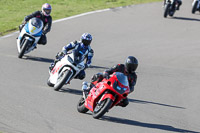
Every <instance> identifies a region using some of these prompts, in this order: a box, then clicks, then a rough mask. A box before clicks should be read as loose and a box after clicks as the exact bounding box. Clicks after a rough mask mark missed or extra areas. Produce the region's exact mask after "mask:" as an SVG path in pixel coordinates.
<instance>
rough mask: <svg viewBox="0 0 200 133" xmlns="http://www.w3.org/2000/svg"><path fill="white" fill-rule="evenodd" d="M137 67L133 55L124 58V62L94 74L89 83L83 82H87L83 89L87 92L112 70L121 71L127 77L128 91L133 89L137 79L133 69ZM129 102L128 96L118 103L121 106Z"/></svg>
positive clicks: (112, 71)
mask: <svg viewBox="0 0 200 133" xmlns="http://www.w3.org/2000/svg"><path fill="white" fill-rule="evenodd" d="M137 67H138V60H137V59H136V58H135V57H133V56H129V57H128V58H127V59H126V62H125V64H117V65H115V66H114V67H112V68H110V69H107V70H105V71H104V72H103V74H102V73H97V74H95V75H94V76H93V77H92V79H91V83H87V82H83V86H84V85H86V84H87V86H88V87H87V88H83V90H84V89H85V90H84V91H86V92H87V93H88V92H89V91H90V89H91V88H92V87H93V86H94V85H96V83H98V82H100V81H101V80H102V79H103V78H109V75H111V74H113V73H114V72H122V73H124V74H125V75H127V77H128V81H129V87H130V93H131V92H133V91H134V86H135V84H136V81H137V75H136V73H135V70H136V69H137ZM128 104H129V101H128V98H126V99H123V100H122V101H121V102H120V103H119V104H118V105H119V106H122V107H126V106H127V105H128Z"/></svg>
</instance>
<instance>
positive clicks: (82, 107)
mask: <svg viewBox="0 0 200 133" xmlns="http://www.w3.org/2000/svg"><path fill="white" fill-rule="evenodd" d="M84 104H85V99H84V98H83V97H81V99H80V100H79V102H78V104H77V110H78V112H80V113H86V112H87V111H88V110H89V109H87V108H86V107H85V105H84Z"/></svg>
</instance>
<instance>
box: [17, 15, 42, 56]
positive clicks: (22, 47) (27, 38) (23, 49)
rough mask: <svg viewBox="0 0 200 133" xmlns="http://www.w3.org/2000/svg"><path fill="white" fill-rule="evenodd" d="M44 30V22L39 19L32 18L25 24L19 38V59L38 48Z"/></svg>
mask: <svg viewBox="0 0 200 133" xmlns="http://www.w3.org/2000/svg"><path fill="white" fill-rule="evenodd" d="M42 29H43V22H42V20H40V19H39V18H32V19H30V20H29V21H28V22H27V23H26V24H25V26H24V27H23V29H22V30H21V32H20V34H19V36H18V38H17V49H18V53H19V54H18V57H19V58H22V56H23V55H24V54H27V53H29V52H30V51H32V50H33V49H35V48H36V45H37V43H38V41H39V39H40V37H41V35H42Z"/></svg>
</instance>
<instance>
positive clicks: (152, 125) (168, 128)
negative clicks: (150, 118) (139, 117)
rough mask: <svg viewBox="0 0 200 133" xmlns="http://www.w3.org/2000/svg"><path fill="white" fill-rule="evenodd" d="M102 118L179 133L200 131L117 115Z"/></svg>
mask: <svg viewBox="0 0 200 133" xmlns="http://www.w3.org/2000/svg"><path fill="white" fill-rule="evenodd" d="M101 120H104V121H108V122H114V123H120V124H126V125H132V126H139V127H146V128H153V129H160V130H165V131H172V132H179V133H199V132H195V131H190V130H185V129H180V128H175V127H173V126H169V125H161V124H151V123H144V122H139V121H134V120H128V119H123V118H115V117H110V116H103V117H102V119H101Z"/></svg>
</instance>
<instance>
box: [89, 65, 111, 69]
mask: <svg viewBox="0 0 200 133" xmlns="http://www.w3.org/2000/svg"><path fill="white" fill-rule="evenodd" d="M90 68H96V69H108V67H103V66H94V65H91V67H90Z"/></svg>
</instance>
